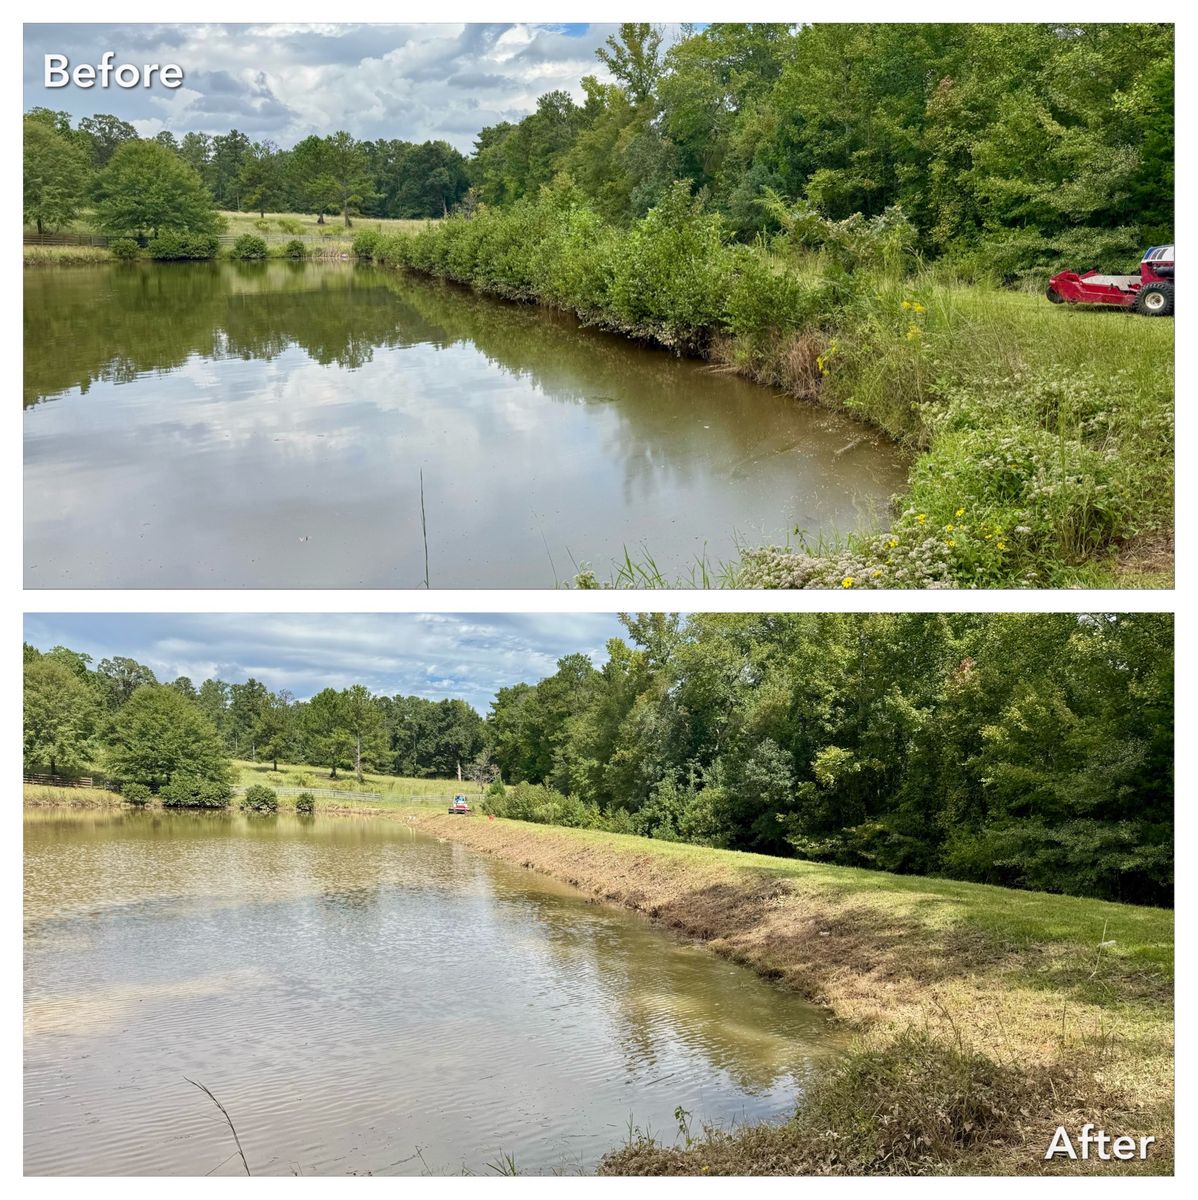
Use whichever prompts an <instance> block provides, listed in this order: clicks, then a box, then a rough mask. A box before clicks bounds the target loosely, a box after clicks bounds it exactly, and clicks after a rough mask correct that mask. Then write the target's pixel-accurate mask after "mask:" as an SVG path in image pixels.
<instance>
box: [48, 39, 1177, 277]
mask: <svg viewBox="0 0 1198 1200" xmlns="http://www.w3.org/2000/svg"><path fill="white" fill-rule="evenodd" d="M597 55H598V58H599V59H600V61H601V62H602V63H603V64H604V66H605V67H606V68H607V72H608V75H609V77H610V80H611V82H607V83H603V82H600V81H599V80H598V78H596V77H594V76H587V77H586V78H584V79H582V80H581V88H582V91H583V97H584V98H583V102H582V103H581V104H578V103H575V101H574V100H573V98H572V97H571V96H570V95H569V93H567V92H565V91H554V92H550V93H548V94H546V95H544V96H542V97H540V99H539V100H538V102H537V107H536V111H535V112H533V113H532V114H530V115H529V116H527V117H525V118H524V119H523V120H521V121H519V122H516V123H512V122H506V121H505V122H501V123H500V124H498V125H492V126H488V127H486V128H484V129H482V130H480V132H479V134H478V136H477V139H476V141H475V149H474V153H473V155H472V156H471V157H470V158H469V159H467V158H465V157H464V156H463V155H462V154H460V153H459V152H458V151H456V150H454V149H453V148H452V147H451V146H449V145H448V144H447V143H445V142H439V141H435V142H425V143H423V144H421V145H415V144H413V143H410V142H406V141H402V140H385V139H380V140H377V141H373V142H370V141H356V140H355V139H354V138H352V137H351V136H350V135H349V134H348V133H345V132H343V131H342V132H337V133H333V134H331V135H329V136H326V137H316V136H311V137H308V138H306V139H304V140H303V141H302V142H300V143H299V144H298V145H296V146H295V147H294V148H292V149H290V150H280V149H278V148H277V147H275V146H274V145H272V144H271V143H269V142H257V143H253V142H251V141H250V140H249V138H248V137H247V136H246V135H245V134H243V133H241V132H239V131H237V130H231V131H230V132H228V133H222V134H216V135H209V134H207V133H197V132H191V133H187V134H185V135H184V136H183V137H182V138H181V139H176V138H175V136H174V135H173V134H171V133H168V132H164V133H161V134H158V135H157V137H156V138H155V139H154V141H155V143H156V144H157V145H160V146H161V147H162V148H163V149H164V150H166V151H168V152H169V153H170V154H171V155H174V156H177V157H178V159H180V160H181V161H182V162H184V163H186V164H187V166H188V167H189V168H190V169H191V170H192V171H194V173H195V177H196V179H197V180H198V181H199V182H200V183H201V184H202V185H203V187H204V188H205V189H206V191H207V192H208V194H210V195H211V197H212V198H213V199H214V200H215V202H216V204H217V205H218V206H220V207H222V208H226V209H238V210H244V211H255V210H257V211H260V212H262V211H268V210H270V211H283V210H295V211H305V212H313V213H321V214H324V213H341V214H342V215H343V216H344V217H345V219H346V220H348V219H349V217H350V215H351V214H353V213H361V214H363V215H367V216H377V217H439V216H442V215H444V214H445V213H447V212H449V211H450V210H452V209H454V208H455V207H462V208H464V209H465V210H467V211H470V210H472V209H473V207H475V206H476V205H477V204H479V203H483V204H489V205H507V204H509V203H510V202H512V201H514V200H518V199H520V198H522V197H528V196H534V195H535V194H536V193H537V192H538V190H539V189H540V188H541V187H543V186H544V185H547V184H549V183H551V182H552V181H553V180H554V179H555V178H556V177H559V176H565V177H569V178H570V179H571V180H572V181H573V182H574V184H576V185H577V187H578V188H580V189H581V190H582V192H583V193H584V195H585V196H586V197H587V199H588V201H589V202H590V203H591V204H592V205H593V206H594V207H595V209H596V211H597V212H599V213H600V215H601V216H602V217H603V218H604V219H605V220H608V221H610V222H612V223H614V224H617V225H627V224H629V223H630V222H632V221H635V220H637V219H638V218H640V217H643V216H644V215H645V213H647V212H648V211H649V210H650V209H652V208H653V207H655V206H656V205H657V204H658V203H659V202H660V201H661V199H662V198H663V197H664V196H665V195H666V194H667V193H668V191H669V190H670V188H671V186H672V185H673V184H674V183H675V182H676V181H678V180H684V181H686V182H687V184H688V185H689V187H690V189H691V190H692V191H694V192H696V193H698V194H700V195H701V196H702V197H703V199H704V201H705V203H706V204H707V206H708V207H709V208H710V209H712V210H713V211H716V212H718V213H719V214H720V215H721V216H722V217H723V219H724V220H725V221H726V222H727V225H728V227H729V229H730V230H731V231H732V232H733V233H735V234H736V235H737V236H739V237H741V238H743V239H746V240H747V239H752V238H753V237H754V236H756V235H757V234H759V233H771V232H774V231H776V230H777V228H778V213H779V212H780V211H785V210H786V208H787V206H790V207H792V208H793V206H794V205H796V204H798V205H806V206H808V207H809V208H810V210H811V212H812V213H813V214H815V215H818V216H820V217H823V218H825V219H828V220H832V221H841V220H847V219H849V218H851V217H852V216H853V215H854V214H858V213H860V214H862V215H863V216H864V217H865V218H867V219H868V218H871V217H880V216H881V215H882V214H883V213H884V212H886V210H887V209H889V208H892V207H895V206H897V207H898V208H900V209H901V210H902V212H903V213H904V214H906V217H907V218H908V219H909V220H910V221H911V222H913V224H914V226H915V228H916V229H917V231H918V234H919V248H920V250H921V251H922V252H923V253H924V254H925V255H927V256H929V257H935V256H944V255H947V256H950V257H951V258H954V259H956V260H957V261H959V262H960V263H961V265H962V266H963V267H966V268H970V267H973V268H974V269H978V270H980V269H981V268H982V267H985V269H986V270H989V271H994V270H997V272H998V273H999V274H1010V273H1013V272H1017V271H1019V270H1021V269H1024V268H1027V267H1030V266H1034V265H1036V264H1038V263H1044V262H1048V261H1052V260H1054V259H1055V258H1056V257H1058V256H1059V255H1060V254H1061V253H1062V252H1068V253H1070V254H1072V255H1074V256H1077V255H1081V256H1082V257H1081V259H1079V262H1080V263H1081V265H1088V262H1089V261H1090V260H1091V259H1092V260H1093V261H1100V260H1101V259H1102V258H1103V257H1104V256H1105V257H1124V256H1128V255H1131V254H1133V253H1134V252H1135V251H1136V250H1137V249H1138V248H1142V247H1143V246H1145V245H1147V244H1149V243H1152V242H1157V241H1167V240H1170V239H1171V238H1172V236H1173V153H1174V152H1173V28H1172V26H1171V25H1167V24H1147V23H1146V24H1130V23H1129V24H1073V25H1070V24H1061V23H1051V24H1048V23H1045V24H977V23H971V24H957V25H946V24H930V23H914V24H884V23H858V24H819V25H800V26H794V25H783V24H768V23H766V24H760V23H757V24H734V23H729V24H718V25H712V26H710V27H708V28H707V29H704V30H703V31H701V32H695V31H693V30H690V29H688V30H686V32H685V34H684V36H683V37H682V38H681V39H680V40H678V41H677V42H675V43H674V44H673V45H671V46H669V47H668V48H666V47H665V45H664V43H663V38H662V34H661V32H660V30H658V29H657V28H655V27H653V26H651V25H649V24H646V23H635V22H629V23H626V24H624V25H622V26H621V28H620V32H619V34H618V36H613V37H612V38H609V39H608V45H607V46H605V47H603V48H601V49H600V50H599V51H598V52H597ZM27 118H28V119H29V120H32V121H33V122H34V123H36V124H39V125H40V126H42V127H43V129H44V130H45V132H44V133H41V132H39V131H35V132H34V134H33V135H32V136H34V137H36V138H40V139H41V140H42V141H43V142H48V141H49V139H50V138H53V139H54V149H55V150H56V156H55V157H56V161H58V162H59V163H65V164H66V165H65V167H54V168H47V170H48V171H49V174H51V175H55V176H56V178H55V179H51V180H46V179H44V178H43V179H42V181H41V183H38V184H37V185H36V186H35V189H34V190H35V191H36V192H37V193H38V196H37V197H35V199H34V203H33V205H32V207H31V205H30V197H29V187H28V181H29V176H30V172H31V168H30V163H29V151H28V148H27V161H26V176H27V195H26V201H27V202H26V219H27V220H30V221H33V222H36V223H38V225H39V228H40V227H42V225H43V224H52V223H53V222H55V221H58V222H61V221H62V220H63V215H62V213H61V211H56V210H57V209H59V208H60V205H61V201H62V200H63V199H64V198H68V197H70V196H71V195H74V196H75V197H76V204H78V203H79V202H80V198H81V197H84V196H86V195H87V194H88V188H87V178H88V176H89V174H91V173H95V172H100V171H102V170H103V169H104V168H105V167H106V166H107V165H108V163H109V161H110V160H111V158H112V156H113V155H114V153H115V152H116V151H117V150H118V148H119V147H120V146H122V145H123V144H125V143H127V142H129V141H132V140H135V139H136V138H137V134H136V131H135V130H134V129H133V127H132V126H131V125H129V124H127V123H126V122H124V121H121V120H120V119H118V118H116V117H114V116H111V115H107V114H99V115H96V116H92V117H87V118H84V119H83V120H82V121H80V122H79V123H78V125H77V126H75V127H72V125H71V121H70V118H69V117H68V115H67V114H66V113H62V112H54V111H51V110H49V109H44V108H39V109H34V110H33V111H32V112H31V113H29V114H27ZM30 136H31V135H30V132H29V124H28V120H27V124H26V138H27V141H28V139H29V138H30ZM35 157H38V156H36V155H35ZM41 157H42V158H43V159H44V158H45V157H46V156H44V155H43V156H41ZM34 173H35V174H36V173H37V172H36V170H35V172H34ZM39 197H40V199H39ZM1083 260H1084V261H1083Z"/></svg>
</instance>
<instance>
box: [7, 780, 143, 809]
mask: <svg viewBox="0 0 1198 1200" xmlns="http://www.w3.org/2000/svg"><path fill="white" fill-rule="evenodd" d="M23 788H24V794H23V801H24V806H25V807H26V808H120V806H121V805H122V804H123V803H124V801H123V800H122V799H121V797H120V796H119V795H117V793H116V792H110V791H107V790H106V789H104V788H64V787H47V786H45V785H44V784H40V783H26V784H24V785H23Z"/></svg>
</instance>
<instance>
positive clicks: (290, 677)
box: [25, 613, 623, 713]
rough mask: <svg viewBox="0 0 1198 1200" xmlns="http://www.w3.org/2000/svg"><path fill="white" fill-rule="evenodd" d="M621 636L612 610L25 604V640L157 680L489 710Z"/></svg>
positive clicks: (601, 654) (598, 660) (600, 654)
mask: <svg viewBox="0 0 1198 1200" xmlns="http://www.w3.org/2000/svg"><path fill="white" fill-rule="evenodd" d="M622 633H623V628H622V627H621V625H620V623H619V621H618V620H617V618H616V617H615V616H614V615H612V614H610V613H580V614H565V613H557V614H530V613H502V614H492V615H478V614H468V615H466V614H454V613H416V614H403V613H354V614H337V615H326V614H320V613H311V614H308V613H277V614H271V613H52V614H50V613H30V614H27V615H26V617H25V640H26V641H27V642H31V643H32V644H33V645H34V646H36V647H37V648H38V649H39V650H48V649H50V647H51V646H55V645H63V646H69V647H70V648H71V649H72V650H82V651H83V652H84V653H86V654H90V655H91V656H92V659H93V660H94V661H96V662H99V660H100V659H102V658H111V657H113V656H114V655H117V654H123V655H128V656H129V657H131V658H135V659H137V660H138V661H139V662H142V663H145V664H146V665H147V666H149V667H152V668H153V670H154V673H155V674H156V675H157V676H158V678H159V679H160V680H161V681H162V682H164V683H165V682H168V681H169V680H171V679H174V678H176V677H177V676H179V675H187V676H190V678H191V679H192V681H193V682H194V683H195V684H196V685H197V686H199V684H200V683H201V682H202V681H203V680H204V679H209V678H220V679H223V680H225V681H226V682H229V683H239V682H242V681H244V680H245V679H247V678H249V676H251V675H253V676H254V677H255V678H256V679H260V680H261V681H262V682H263V683H265V684H266V686H267V687H269V688H270V689H271V690H272V691H274V690H277V689H278V688H288V689H290V690H291V691H292V692H293V693H294V694H295V695H296V696H297V697H298V698H300V699H307V698H308V697H309V696H311V695H313V694H314V693H315V692H318V691H319V690H320V689H321V688H323V687H335V688H343V687H348V686H349V685H350V684H354V683H364V684H366V686H367V687H369V688H370V689H371V690H372V691H374V692H377V693H386V694H387V695H395V694H397V693H402V694H403V695H417V696H426V697H428V698H429V699H430V700H441V699H444V698H446V697H451V696H460V697H461V698H462V699H464V700H468V701H469V702H470V703H471V704H473V705H474V707H475V708H477V709H478V710H479V712H482V713H485V712H486V711H487V709H488V707H489V706H490V703H491V698H492V696H494V694H495V692H496V691H497V690H498V689H499V688H500V687H505V686H507V685H508V684H511V683H517V682H520V681H521V680H523V681H525V682H528V683H534V682H536V680H538V679H541V678H543V677H544V676H546V675H549V674H552V672H553V671H554V669H555V666H556V663H557V660H558V659H559V658H561V657H562V656H563V655H565V654H572V653H575V652H578V651H581V652H582V653H584V654H589V655H590V656H591V660H592V662H594V663H595V664H596V666H598V665H600V664H602V663H603V662H604V661H606V658H607V655H606V653H605V649H604V647H605V645H606V642H607V639H608V638H611V637H618V636H620V634H622Z"/></svg>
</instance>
